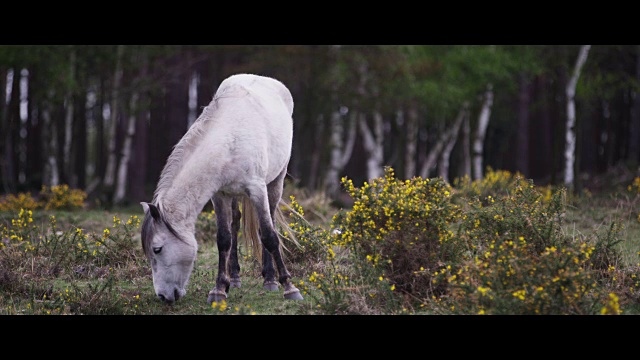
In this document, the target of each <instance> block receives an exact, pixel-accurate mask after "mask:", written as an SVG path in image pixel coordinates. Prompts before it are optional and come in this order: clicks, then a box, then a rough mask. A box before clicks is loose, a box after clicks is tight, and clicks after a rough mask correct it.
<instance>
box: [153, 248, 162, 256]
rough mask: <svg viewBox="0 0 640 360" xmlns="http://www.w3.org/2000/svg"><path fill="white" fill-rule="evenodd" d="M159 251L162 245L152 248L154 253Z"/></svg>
mask: <svg viewBox="0 0 640 360" xmlns="http://www.w3.org/2000/svg"><path fill="white" fill-rule="evenodd" d="M160 251H162V246H160V247H154V248H153V253H154V254H160Z"/></svg>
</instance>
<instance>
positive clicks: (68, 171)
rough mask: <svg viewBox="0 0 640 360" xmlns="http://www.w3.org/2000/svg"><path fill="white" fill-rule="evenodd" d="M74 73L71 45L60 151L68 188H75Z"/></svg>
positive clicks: (74, 62) (74, 54)
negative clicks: (73, 142)
mask: <svg viewBox="0 0 640 360" xmlns="http://www.w3.org/2000/svg"><path fill="white" fill-rule="evenodd" d="M75 71H76V50H75V47H74V46H73V45H72V46H71V49H70V51H69V79H70V83H67V87H68V88H67V92H66V94H65V99H64V102H65V116H64V146H63V148H62V149H63V150H62V174H63V175H62V177H63V179H64V182H65V183H66V184H68V185H69V186H71V187H72V188H73V187H76V185H77V179H74V176H73V170H72V154H71V144H72V140H73V115H74V110H73V107H74V103H73V101H74V95H73V89H74V85H73V82H74V81H75Z"/></svg>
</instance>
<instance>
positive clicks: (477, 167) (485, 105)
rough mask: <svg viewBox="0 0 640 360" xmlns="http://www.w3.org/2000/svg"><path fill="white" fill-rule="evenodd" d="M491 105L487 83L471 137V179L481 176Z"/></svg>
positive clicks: (491, 96)
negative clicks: (476, 123)
mask: <svg viewBox="0 0 640 360" xmlns="http://www.w3.org/2000/svg"><path fill="white" fill-rule="evenodd" d="M492 106H493V86H492V85H491V84H488V85H487V90H486V91H485V93H484V101H483V102H482V109H481V110H480V116H478V128H477V129H476V132H475V135H474V138H473V179H474V180H481V179H482V177H483V170H484V169H483V165H482V157H483V155H484V138H485V136H486V133H487V127H488V126H489V117H490V116H491V107H492Z"/></svg>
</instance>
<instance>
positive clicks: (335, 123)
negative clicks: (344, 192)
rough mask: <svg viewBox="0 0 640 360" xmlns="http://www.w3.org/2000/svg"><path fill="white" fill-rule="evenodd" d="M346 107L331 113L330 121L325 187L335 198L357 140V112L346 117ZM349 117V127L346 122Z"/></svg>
mask: <svg viewBox="0 0 640 360" xmlns="http://www.w3.org/2000/svg"><path fill="white" fill-rule="evenodd" d="M346 115H347V109H346V107H341V108H340V109H339V110H335V111H333V112H332V114H331V120H330V123H329V126H330V131H331V135H330V136H331V140H330V145H329V146H330V147H331V150H330V153H329V154H330V158H329V167H328V169H327V172H326V175H325V189H326V192H327V194H328V195H329V196H330V197H332V198H335V197H336V196H337V195H338V192H339V191H340V173H341V172H342V170H343V169H344V167H345V166H346V165H347V162H348V161H349V159H350V158H351V154H352V152H353V145H354V144H355V140H356V123H357V113H356V112H355V111H354V112H352V113H351V114H349V117H348V118H347V117H346ZM345 119H348V128H347V129H345V127H344V122H345Z"/></svg>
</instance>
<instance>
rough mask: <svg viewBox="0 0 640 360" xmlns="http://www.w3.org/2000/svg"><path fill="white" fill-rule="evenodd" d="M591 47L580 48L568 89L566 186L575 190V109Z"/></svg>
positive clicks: (565, 154) (565, 156)
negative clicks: (581, 77)
mask: <svg viewBox="0 0 640 360" xmlns="http://www.w3.org/2000/svg"><path fill="white" fill-rule="evenodd" d="M590 48H591V45H582V46H581V47H580V54H579V55H578V59H577V60H576V64H575V67H574V68H573V74H572V75H571V78H570V79H569V83H568V84H567V87H566V90H565V92H566V96H567V126H566V132H565V151H564V185H565V186H566V187H567V188H569V189H573V188H574V165H575V148H576V134H575V129H574V127H575V123H576V107H575V95H576V86H577V84H578V79H579V78H580V72H581V71H582V66H583V65H584V63H585V62H586V61H587V55H588V54H589V49H590Z"/></svg>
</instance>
